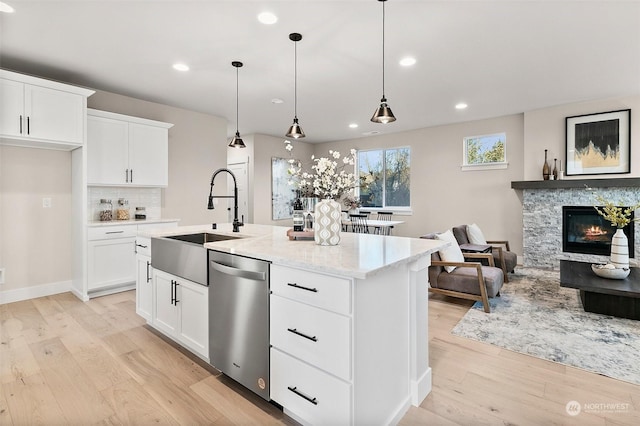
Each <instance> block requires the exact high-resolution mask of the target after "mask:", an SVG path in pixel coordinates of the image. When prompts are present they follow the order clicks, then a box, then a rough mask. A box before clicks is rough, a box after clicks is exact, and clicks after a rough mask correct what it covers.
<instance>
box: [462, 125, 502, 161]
mask: <svg viewBox="0 0 640 426" xmlns="http://www.w3.org/2000/svg"><path fill="white" fill-rule="evenodd" d="M463 151H464V154H463V161H462V170H486V169H506V168H507V165H508V163H507V134H506V133H496V134H493V135H483V136H469V137H466V138H464V143H463Z"/></svg>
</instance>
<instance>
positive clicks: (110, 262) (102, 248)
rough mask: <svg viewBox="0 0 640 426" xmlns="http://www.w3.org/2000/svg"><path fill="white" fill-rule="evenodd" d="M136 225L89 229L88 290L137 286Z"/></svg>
mask: <svg viewBox="0 0 640 426" xmlns="http://www.w3.org/2000/svg"><path fill="white" fill-rule="evenodd" d="M136 232H137V227H136V225H120V226H109V227H101V228H91V229H90V230H89V244H88V250H89V253H88V261H89V267H88V285H87V287H88V291H89V292H93V291H96V290H102V289H107V288H110V287H122V286H123V285H125V284H128V285H130V287H133V283H135V281H136V263H135V262H136V258H135V235H136Z"/></svg>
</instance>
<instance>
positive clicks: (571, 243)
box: [562, 206, 635, 257]
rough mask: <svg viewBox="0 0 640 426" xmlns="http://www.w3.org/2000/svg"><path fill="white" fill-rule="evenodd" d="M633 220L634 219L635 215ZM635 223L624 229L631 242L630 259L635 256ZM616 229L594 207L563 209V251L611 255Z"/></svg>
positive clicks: (568, 207) (566, 207) (567, 207)
mask: <svg viewBox="0 0 640 426" xmlns="http://www.w3.org/2000/svg"><path fill="white" fill-rule="evenodd" d="M631 218H632V219H633V213H632V216H631ZM633 223H634V222H631V223H630V224H629V225H627V226H625V227H624V228H623V230H624V233H625V234H626V235H627V239H628V240H629V257H633V256H634V249H633V248H634V247H635V245H634V229H633ZM615 232H616V228H615V227H614V226H611V223H610V222H608V221H607V220H606V219H605V218H603V217H602V216H600V215H599V214H598V212H597V211H596V209H595V208H593V207H592V206H563V207H562V251H564V252H567V253H585V254H599V255H605V256H607V255H609V254H610V253H611V237H613V234H614V233H615Z"/></svg>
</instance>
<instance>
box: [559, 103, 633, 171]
mask: <svg viewBox="0 0 640 426" xmlns="http://www.w3.org/2000/svg"><path fill="white" fill-rule="evenodd" d="M565 122H566V130H567V150H566V158H565V160H566V161H565V164H566V167H567V170H566V173H565V174H566V175H567V176H575V175H601V174H610V173H630V172H631V152H630V151H631V110H630V109H623V110H620V111H609V112H601V113H598V114H587V115H577V116H573V117H567V118H566V119H565Z"/></svg>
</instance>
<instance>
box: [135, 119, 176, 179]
mask: <svg viewBox="0 0 640 426" xmlns="http://www.w3.org/2000/svg"><path fill="white" fill-rule="evenodd" d="M129 170H130V172H129V173H130V183H133V184H134V185H153V186H167V185H168V184H169V132H168V130H167V129H165V128H161V127H155V126H147V125H145V124H137V123H130V124H129Z"/></svg>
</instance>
